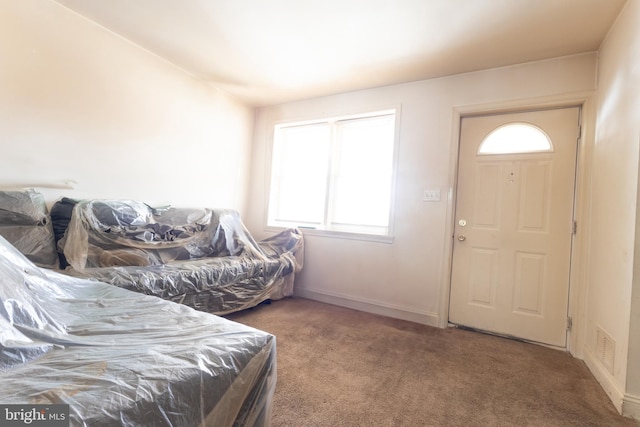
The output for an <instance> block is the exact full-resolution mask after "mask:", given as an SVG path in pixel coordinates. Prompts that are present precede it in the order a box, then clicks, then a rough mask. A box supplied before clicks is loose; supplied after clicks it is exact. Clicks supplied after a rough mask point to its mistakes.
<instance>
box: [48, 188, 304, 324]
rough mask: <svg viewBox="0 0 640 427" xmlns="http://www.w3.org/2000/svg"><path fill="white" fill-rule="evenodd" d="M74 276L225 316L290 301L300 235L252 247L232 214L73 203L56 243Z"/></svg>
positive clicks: (283, 236) (299, 263) (298, 265)
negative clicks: (63, 234)
mask: <svg viewBox="0 0 640 427" xmlns="http://www.w3.org/2000/svg"><path fill="white" fill-rule="evenodd" d="M60 245H61V246H62V247H63V248H64V254H65V256H66V260H67V261H68V262H69V264H71V266H72V268H71V269H67V270H66V271H65V273H66V274H70V275H73V276H77V277H85V278H93V279H97V280H99V281H102V282H106V283H109V284H112V285H115V286H118V287H122V288H125V289H129V290H133V291H136V292H141V293H145V294H148V295H155V296H158V297H161V298H164V299H168V300H171V301H175V302H180V303H183V304H186V305H189V306H191V307H193V308H196V309H198V310H202V311H206V312H209V313H215V314H226V313H230V312H234V311H238V310H243V309H246V308H249V307H252V306H255V305H257V304H259V303H260V302H262V301H265V300H267V299H280V298H283V297H285V296H290V295H292V294H293V284H294V283H293V282H294V276H295V273H296V272H298V271H299V270H300V269H301V268H302V264H303V249H304V248H303V239H302V234H301V233H300V232H299V231H298V230H296V229H289V230H284V231H282V232H281V233H278V234H276V235H274V236H272V237H270V238H268V239H265V240H262V241H260V242H256V241H255V240H254V238H253V237H252V236H251V234H250V233H249V232H248V231H247V229H246V227H245V226H244V224H243V222H242V220H241V218H240V215H239V214H238V213H237V212H236V211H234V210H230V209H184V208H183V209H176V208H167V209H154V208H150V207H149V206H147V205H145V204H144V203H140V202H136V201H129V200H87V201H81V202H78V203H77V204H76V205H75V207H74V208H73V215H72V217H71V221H70V223H69V226H68V229H67V230H66V237H65V238H64V239H63V241H61V244H60Z"/></svg>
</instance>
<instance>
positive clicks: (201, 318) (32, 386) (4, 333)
mask: <svg viewBox="0 0 640 427" xmlns="http://www.w3.org/2000/svg"><path fill="white" fill-rule="evenodd" d="M275 352H276V349H275V337H273V336H272V335H270V334H267V333H265V332H261V331H258V330H256V329H252V328H250V327H247V326H243V325H240V324H237V323H234V322H231V321H228V320H226V319H223V318H220V317H217V316H213V315H210V314H207V313H202V312H198V311H196V310H193V309H191V308H189V307H187V306H185V305H181V304H175V303H172V302H170V301H164V300H162V299H159V298H155V297H150V296H146V295H142V294H139V293H133V292H130V291H127V290H124V289H120V288H117V287H114V286H110V285H107V284H103V283H99V282H96V281H90V280H84V279H79V278H74V277H70V276H66V275H62V274H59V273H56V272H54V271H48V270H46V269H41V268H38V267H36V266H35V265H33V264H32V263H31V262H30V261H28V260H27V259H26V258H25V257H24V256H23V255H22V254H20V253H19V252H18V251H17V250H16V249H15V248H13V247H12V246H11V245H10V244H8V243H7V241H6V240H4V239H3V238H1V237H0V402H1V403H2V404H20V405H27V404H31V405H34V404H68V405H69V418H70V425H72V426H117V425H123V426H160V425H164V426H216V427H219V426H232V425H236V426H245V425H246V426H254V425H255V426H262V425H268V424H269V420H270V408H271V403H272V397H273V392H274V389H275V383H276V364H275V363H276V362H275Z"/></svg>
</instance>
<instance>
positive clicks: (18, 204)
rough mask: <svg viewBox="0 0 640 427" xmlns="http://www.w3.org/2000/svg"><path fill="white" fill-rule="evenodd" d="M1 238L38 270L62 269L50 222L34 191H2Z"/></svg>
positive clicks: (41, 198)
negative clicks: (40, 268) (37, 267)
mask: <svg viewBox="0 0 640 427" xmlns="http://www.w3.org/2000/svg"><path fill="white" fill-rule="evenodd" d="M0 236H3V237H4V238H5V239H7V241H9V243H11V244H12V245H13V246H14V247H15V248H16V249H18V250H19V251H20V252H22V254H24V255H25V256H26V257H27V258H29V260H30V261H32V262H34V263H35V264H37V265H38V266H39V267H46V268H58V267H59V261H58V253H57V250H56V241H55V237H54V233H53V226H52V224H51V218H50V217H49V214H48V211H47V206H46V204H45V201H44V196H43V195H42V194H40V193H38V192H36V191H35V190H25V191H0Z"/></svg>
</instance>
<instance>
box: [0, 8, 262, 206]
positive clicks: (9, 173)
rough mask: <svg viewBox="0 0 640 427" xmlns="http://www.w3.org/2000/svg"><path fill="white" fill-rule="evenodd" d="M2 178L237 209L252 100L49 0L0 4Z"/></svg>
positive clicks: (54, 194)
mask: <svg viewBox="0 0 640 427" xmlns="http://www.w3.org/2000/svg"><path fill="white" fill-rule="evenodd" d="M0 52H2V54H1V56H0V152H1V153H2V155H1V156H0V186H5V187H6V186H7V185H15V184H17V185H21V184H33V183H35V184H39V183H44V184H49V185H51V184H59V183H62V182H64V181H66V180H74V181H76V182H77V185H75V187H76V189H75V190H74V191H70V190H59V189H49V190H46V189H45V190H43V193H45V195H46V197H47V198H48V199H49V201H53V200H55V199H57V198H58V197H60V196H63V195H66V196H72V197H78V198H83V197H86V198H133V199H138V200H143V201H146V202H148V203H165V202H168V203H172V204H173V205H175V206H209V207H231V208H236V209H239V210H244V207H245V203H246V194H247V193H246V186H247V177H248V162H249V153H250V145H251V131H252V127H253V111H252V110H250V109H249V108H247V107H245V106H243V105H242V104H239V103H237V102H235V101H234V100H232V99H231V98H229V97H228V96H227V95H225V94H224V93H222V92H219V91H218V90H217V89H215V88H214V87H212V86H210V85H208V84H205V83H203V82H200V81H197V80H196V79H194V78H192V77H191V76H189V75H188V74H186V73H185V72H183V71H182V70H180V69H178V68H176V67H174V66H173V65H171V64H169V63H167V62H165V61H163V60H161V59H159V58H158V57H156V56H154V55H152V54H150V53H149V52H147V51H145V50H143V49H141V48H139V47H137V46H135V45H132V44H131V43H129V42H127V41H125V40H124V39H122V38H121V37H119V36H116V35H114V34H113V33H111V32H109V31H107V30H104V29H103V28H101V27H99V26H97V25H95V24H94V23H92V22H90V21H88V20H86V19H84V18H82V17H80V16H79V15H77V14H75V13H74V12H71V11H69V10H68V9H65V8H64V7H62V6H60V5H59V4H57V3H54V2H50V1H46V0H20V1H4V0H3V1H2V3H1V9H0Z"/></svg>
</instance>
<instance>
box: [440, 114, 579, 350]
mask: <svg viewBox="0 0 640 427" xmlns="http://www.w3.org/2000/svg"><path fill="white" fill-rule="evenodd" d="M579 115H580V109H579V108H578V107H572V108H562V109H553V110H543V111H535V112H524V113H515V114H500V115H486V116H477V117H465V118H463V119H462V122H461V131H460V151H459V165H458V183H457V191H456V218H455V230H454V231H455V233H454V246H453V247H454V249H453V262H452V272H451V296H450V307H449V321H450V322H451V323H454V324H458V325H463V326H467V327H472V328H475V329H480V330H485V331H490V332H494V333H498V334H504V335H509V336H514V337H518V338H523V339H526V340H530V341H535V342H540V343H545V344H549V345H553V346H558V347H566V337H567V329H566V327H567V304H568V296H569V272H570V261H571V242H572V236H573V206H574V188H575V167H576V150H577V139H578V129H579Z"/></svg>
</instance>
